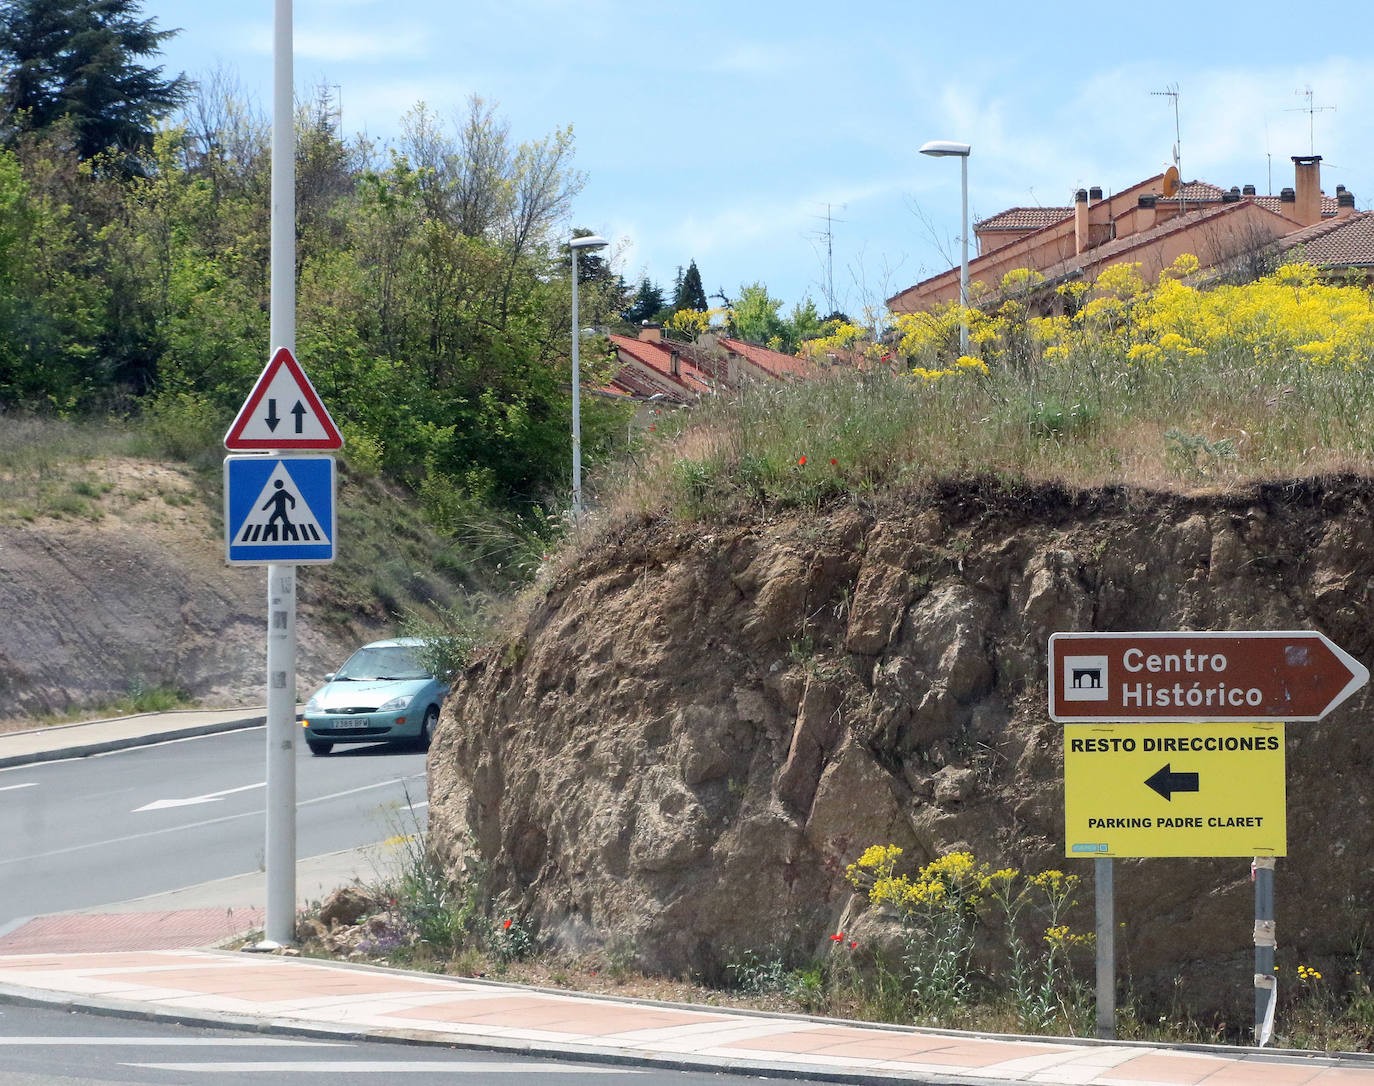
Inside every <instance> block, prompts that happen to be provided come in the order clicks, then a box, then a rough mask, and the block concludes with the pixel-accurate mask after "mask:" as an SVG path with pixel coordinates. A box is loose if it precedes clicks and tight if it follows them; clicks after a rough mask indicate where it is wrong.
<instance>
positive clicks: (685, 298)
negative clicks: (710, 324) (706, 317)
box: [673, 260, 709, 313]
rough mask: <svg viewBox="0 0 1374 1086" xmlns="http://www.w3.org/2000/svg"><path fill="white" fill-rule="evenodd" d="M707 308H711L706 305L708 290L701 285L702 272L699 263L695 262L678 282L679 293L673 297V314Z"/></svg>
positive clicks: (689, 265) (688, 266)
mask: <svg viewBox="0 0 1374 1086" xmlns="http://www.w3.org/2000/svg"><path fill="white" fill-rule="evenodd" d="M707 308H709V307H708V305H707V304H706V288H705V287H703V286H702V285H701V272H699V271H698V270H697V262H696V261H695V260H693V261H692V262H691V263H690V264H688V265H687V271H686V273H685V274H684V275H683V276H682V278H681V279H679V280H678V284H677V291H676V293H674V295H673V312H674V313H677V312H679V311H680V310H683V309H697V310H705V309H707Z"/></svg>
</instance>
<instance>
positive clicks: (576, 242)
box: [568, 234, 610, 249]
mask: <svg viewBox="0 0 1374 1086" xmlns="http://www.w3.org/2000/svg"><path fill="white" fill-rule="evenodd" d="M609 244H610V242H609V241H607V240H606V239H605V238H603V237H598V236H597V235H596V234H588V235H587V236H586V237H581V238H573V239H572V241H570V242H568V245H569V247H571V248H573V249H604V248H606V246H607V245H609Z"/></svg>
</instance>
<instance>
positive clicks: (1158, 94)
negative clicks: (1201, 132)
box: [1150, 83, 1183, 213]
mask: <svg viewBox="0 0 1374 1086" xmlns="http://www.w3.org/2000/svg"><path fill="white" fill-rule="evenodd" d="M1150 94H1151V96H1152V97H1155V98H1172V99H1173V100H1174V169H1175V170H1177V171H1178V177H1179V184H1178V210H1179V212H1180V213H1182V211H1183V136H1182V135H1181V132H1180V129H1179V124H1178V84H1177V83H1170V84H1169V85H1168V86H1167V87H1165V88H1164V89H1163V90H1162V91H1151V92H1150Z"/></svg>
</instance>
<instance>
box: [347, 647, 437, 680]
mask: <svg viewBox="0 0 1374 1086" xmlns="http://www.w3.org/2000/svg"><path fill="white" fill-rule="evenodd" d="M429 677H430V675H429V672H428V671H426V670H425V669H424V666H423V665H422V664H421V663H420V661H419V660H417V659H416V658H415V650H414V649H412V648H410V647H408V646H406V645H388V646H386V647H385V648H373V647H371V646H369V647H368V648H364V649H359V650H358V651H357V652H355V653H354V654H353V655H352V656H350V657H349V658H348V662H347V663H346V664H344V666H343V667H341V668H339V670H338V673H337V674H336V675H335V676H334V679H335V681H338V680H340V679H343V680H348V679H353V680H364V679H428V678H429Z"/></svg>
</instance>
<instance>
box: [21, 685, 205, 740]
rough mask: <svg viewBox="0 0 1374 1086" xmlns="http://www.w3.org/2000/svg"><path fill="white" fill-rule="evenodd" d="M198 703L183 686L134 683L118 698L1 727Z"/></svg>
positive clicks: (44, 724)
mask: <svg viewBox="0 0 1374 1086" xmlns="http://www.w3.org/2000/svg"><path fill="white" fill-rule="evenodd" d="M194 704H195V700H194V699H193V698H191V696H190V695H188V694H187V693H185V692H184V691H182V690H176V689H174V688H172V687H167V686H143V685H142V684H139V683H135V684H134V685H133V686H131V687H130V689H129V693H128V694H126V695H125V696H124V697H122V698H116V699H115V700H114V701H100V702H92V703H90V704H87V705H83V706H80V707H74V708H71V709H67V710H64V711H63V712H60V713H40V714H38V715H36V716H32V717H13V718H10V719H0V731H17V730H21V729H29V728H48V727H53V726H54V725H58V724H71V723H75V722H76V721H82V720H103V719H105V718H107V717H116V716H133V715H134V714H137V713H165V712H169V711H171V710H173V709H185V708H188V707H190V706H193V705H194Z"/></svg>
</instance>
